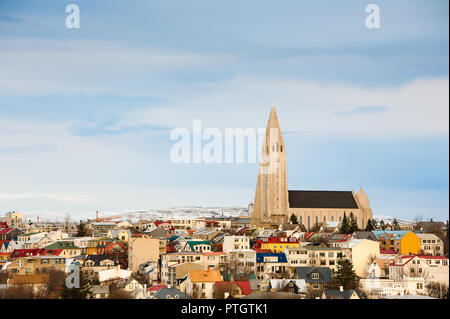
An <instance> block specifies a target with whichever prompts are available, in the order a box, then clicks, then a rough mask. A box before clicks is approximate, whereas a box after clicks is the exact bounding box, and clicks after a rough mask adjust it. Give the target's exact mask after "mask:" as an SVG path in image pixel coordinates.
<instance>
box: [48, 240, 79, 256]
mask: <svg viewBox="0 0 450 319" xmlns="http://www.w3.org/2000/svg"><path fill="white" fill-rule="evenodd" d="M44 249H45V250H47V251H48V250H59V249H62V252H61V253H59V254H58V255H59V256H61V257H65V258H72V257H75V256H78V255H81V248H80V247H78V246H75V245H74V244H72V243H70V242H66V241H58V242H56V243H53V244H51V245H49V246H47V247H45V248H44Z"/></svg>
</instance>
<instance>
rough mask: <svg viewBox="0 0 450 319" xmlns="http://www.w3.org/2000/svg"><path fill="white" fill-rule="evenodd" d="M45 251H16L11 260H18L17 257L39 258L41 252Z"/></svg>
mask: <svg viewBox="0 0 450 319" xmlns="http://www.w3.org/2000/svg"><path fill="white" fill-rule="evenodd" d="M42 250H43V249H40V248H36V249H14V250H13V252H12V254H11V258H17V257H27V256H37V255H39V254H40V252H41V251H42Z"/></svg>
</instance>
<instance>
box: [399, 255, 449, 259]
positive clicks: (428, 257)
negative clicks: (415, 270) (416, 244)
mask: <svg viewBox="0 0 450 319" xmlns="http://www.w3.org/2000/svg"><path fill="white" fill-rule="evenodd" d="M410 257H419V258H424V259H448V258H447V257H444V256H431V255H411V256H402V257H400V258H410Z"/></svg>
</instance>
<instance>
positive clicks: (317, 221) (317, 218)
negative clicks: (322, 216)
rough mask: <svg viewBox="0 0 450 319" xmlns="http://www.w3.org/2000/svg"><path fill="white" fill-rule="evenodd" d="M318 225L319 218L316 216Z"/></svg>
mask: <svg viewBox="0 0 450 319" xmlns="http://www.w3.org/2000/svg"><path fill="white" fill-rule="evenodd" d="M318 223H319V217H318V216H316V224H318Z"/></svg>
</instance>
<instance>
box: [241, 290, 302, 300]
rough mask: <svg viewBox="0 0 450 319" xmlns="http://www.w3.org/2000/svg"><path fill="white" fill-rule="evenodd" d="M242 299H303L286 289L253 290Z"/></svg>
mask: <svg viewBox="0 0 450 319" xmlns="http://www.w3.org/2000/svg"><path fill="white" fill-rule="evenodd" d="M240 299H301V297H300V296H299V295H298V294H296V293H293V292H284V291H262V292H252V293H251V294H250V295H246V296H244V297H242V298H240Z"/></svg>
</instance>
